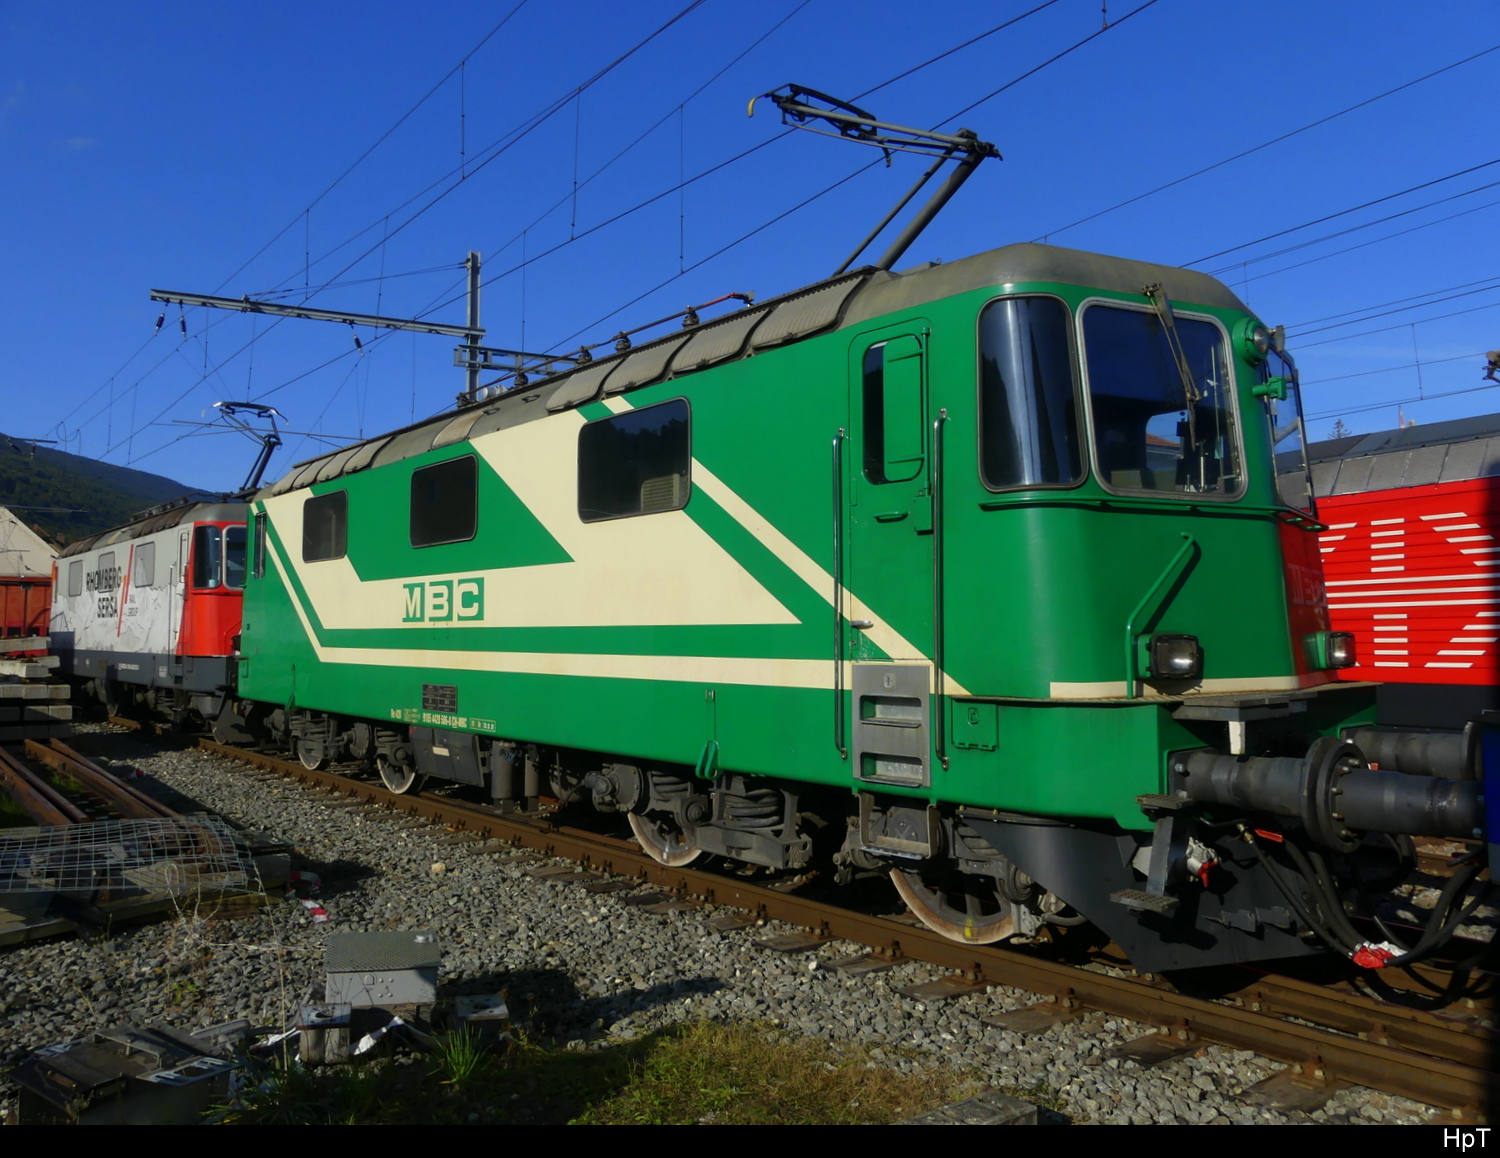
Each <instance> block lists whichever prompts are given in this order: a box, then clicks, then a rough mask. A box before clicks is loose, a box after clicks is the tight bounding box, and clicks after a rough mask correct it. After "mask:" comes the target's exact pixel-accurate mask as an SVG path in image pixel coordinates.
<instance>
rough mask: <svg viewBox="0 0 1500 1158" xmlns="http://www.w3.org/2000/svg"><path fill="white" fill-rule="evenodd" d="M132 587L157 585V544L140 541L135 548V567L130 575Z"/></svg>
mask: <svg viewBox="0 0 1500 1158" xmlns="http://www.w3.org/2000/svg"><path fill="white" fill-rule="evenodd" d="M130 585H131V586H132V587H154V586H156V544H155V543H140V544H138V545H137V546H136V549H135V567H134V569H133V571H132V573H131V576H130Z"/></svg>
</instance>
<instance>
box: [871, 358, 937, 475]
mask: <svg viewBox="0 0 1500 1158" xmlns="http://www.w3.org/2000/svg"><path fill="white" fill-rule="evenodd" d="M861 369H862V371H863V381H862V387H863V395H864V397H863V399H862V403H863V409H864V442H865V462H864V469H865V477H866V478H867V479H869V480H870V481H871V482H872V483H891V482H906V481H908V480H909V479H914V478H916V477H917V475H918V474H920V473H921V471H922V464H923V462H924V461H925V457H924V450H923V445H924V439H923V436H924V435H925V434H926V432H927V427H926V424H925V423H924V421H923V414H922V343H921V340H920V339H918V338H917V337H916V336H915V335H912V334H903V335H902V336H901V337H899V338H890V339H888V340H887V341H884V342H881V343H879V344H878V345H874V346H871V347H870V348H869V349H868V350H866V351H865V357H864V363H863V366H862V367H861Z"/></svg>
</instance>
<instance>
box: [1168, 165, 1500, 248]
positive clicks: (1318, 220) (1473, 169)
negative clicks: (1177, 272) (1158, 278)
mask: <svg viewBox="0 0 1500 1158" xmlns="http://www.w3.org/2000/svg"><path fill="white" fill-rule="evenodd" d="M1492 165H1500V157H1496V158H1495V159H1494V160H1492V161H1484V162H1481V163H1480V164H1478V165H1470V166H1469V167H1468V168H1466V169H1459V170H1458V171H1457V172H1454V173H1448V174H1447V175H1445V176H1442V177H1434V178H1433V179H1432V180H1430V181H1423V182H1422V183H1421V184H1419V185H1411V186H1408V187H1407V188H1405V189H1400V190H1397V191H1396V192H1395V193H1387V194H1385V195H1384V196H1383V197H1377V198H1375V199H1374V200H1373V201H1366V202H1364V203H1362V204H1360V205H1352V206H1350V207H1349V208H1348V209H1340V210H1339V211H1338V212H1337V213H1328V214H1325V215H1324V216H1322V217H1315V218H1313V219H1312V220H1311V221H1304V222H1303V223H1302V224H1301V225H1293V226H1291V227H1290V228H1288V229H1280V230H1277V231H1276V232H1275V233H1268V234H1266V235H1265V236H1264V237H1259V238H1256V239H1255V240H1254V241H1246V242H1244V243H1242V244H1240V245H1232V246H1230V247H1229V248H1228V249H1221V250H1219V252H1218V253H1210V254H1209V255H1208V256H1207V257H1199V258H1195V259H1194V260H1192V261H1188V262H1184V263H1183V264H1184V265H1185V266H1189V267H1191V266H1195V265H1202V264H1203V263H1204V262H1205V261H1212V260H1213V259H1214V258H1216V257H1223V256H1224V255H1225V254H1229V253H1236V252H1238V251H1239V250H1241V249H1249V248H1250V247H1251V246H1252V245H1260V244H1261V243H1262V242H1266V241H1272V240H1274V239H1275V238H1278V237H1286V236H1287V235H1288V234H1292V233H1300V232H1301V231H1302V230H1304V229H1311V228H1312V227H1313V226H1314V225H1322V224H1323V223H1324V222H1327V221H1333V220H1336V219H1337V218H1340V217H1347V216H1348V215H1349V214H1351V213H1358V212H1359V211H1360V210H1361V209H1369V208H1371V207H1373V206H1376V205H1381V204H1384V203H1385V202H1387V201H1394V200H1395V199H1396V198H1398V197H1405V196H1406V195H1407V194H1408V193H1415V192H1417V191H1418V190H1419V189H1428V188H1431V187H1432V186H1433V185H1441V184H1442V183H1443V182H1444V181H1452V180H1455V179H1456V178H1458V177H1465V176H1468V174H1470V173H1477V172H1478V171H1479V170H1480V169H1488V168H1490V167H1491V166H1492ZM1496 185H1500V181H1491V182H1490V183H1489V184H1488V185H1478V186H1476V187H1475V188H1473V189H1466V190H1464V191H1463V192H1462V193H1454V194H1452V195H1451V196H1448V197H1442V198H1439V199H1438V200H1436V201H1429V202H1427V203H1426V204H1425V205H1418V206H1416V207H1415V208H1412V209H1403V210H1402V211H1401V212H1400V213H1394V214H1391V215H1390V216H1389V217H1379V218H1376V219H1375V220H1374V221H1367V222H1364V223H1363V224H1361V225H1356V226H1354V227H1353V228H1352V229H1346V230H1344V231H1343V232H1342V233H1330V234H1327V235H1326V236H1324V237H1322V238H1319V239H1317V240H1318V241H1327V240H1328V239H1329V238H1333V237H1341V236H1343V233H1352V232H1354V230H1355V229H1368V228H1369V227H1370V226H1372V225H1380V224H1382V223H1383V222H1386V221H1393V220H1395V218H1397V217H1404V216H1406V215H1407V214H1410V213H1416V212H1418V211H1419V210H1422V209H1430V208H1432V206H1434V205H1442V204H1444V203H1446V202H1448V201H1454V200H1456V199H1458V198H1459V197H1468V196H1470V195H1471V194H1474V193H1478V192H1481V191H1482V190H1485V189H1493V188H1494V187H1495V186H1496ZM1315 244H1317V242H1316V241H1308V242H1302V243H1301V244H1299V245H1294V246H1292V247H1290V248H1289V249H1279V250H1276V251H1275V252H1274V253H1267V254H1262V255H1260V256H1258V257H1252V258H1249V259H1248V260H1247V261H1237V262H1234V263H1233V264H1231V265H1227V266H1224V267H1223V268H1222V269H1217V270H1212V271H1211V272H1212V273H1213V274H1214V276H1216V277H1217V276H1218V275H1219V274H1222V273H1227V272H1229V271H1230V270H1235V269H1239V268H1240V267H1241V266H1242V265H1246V264H1250V263H1253V262H1257V261H1266V260H1269V259H1270V258H1273V257H1280V256H1281V255H1282V254H1284V253H1291V252H1292V250H1294V249H1301V248H1303V247H1304V246H1307V245H1315Z"/></svg>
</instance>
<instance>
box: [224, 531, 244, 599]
mask: <svg viewBox="0 0 1500 1158" xmlns="http://www.w3.org/2000/svg"><path fill="white" fill-rule="evenodd" d="M244 585H245V528H244V527H225V528H224V586H225V587H234V588H240V587H243V586H244Z"/></svg>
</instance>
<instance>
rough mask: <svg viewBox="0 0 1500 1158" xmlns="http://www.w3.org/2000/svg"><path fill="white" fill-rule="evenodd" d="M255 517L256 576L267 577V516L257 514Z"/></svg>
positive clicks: (258, 577)
mask: <svg viewBox="0 0 1500 1158" xmlns="http://www.w3.org/2000/svg"><path fill="white" fill-rule="evenodd" d="M254 518H255V577H256V578H257V579H264V578H265V577H266V516H265V515H256V516H254Z"/></svg>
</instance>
